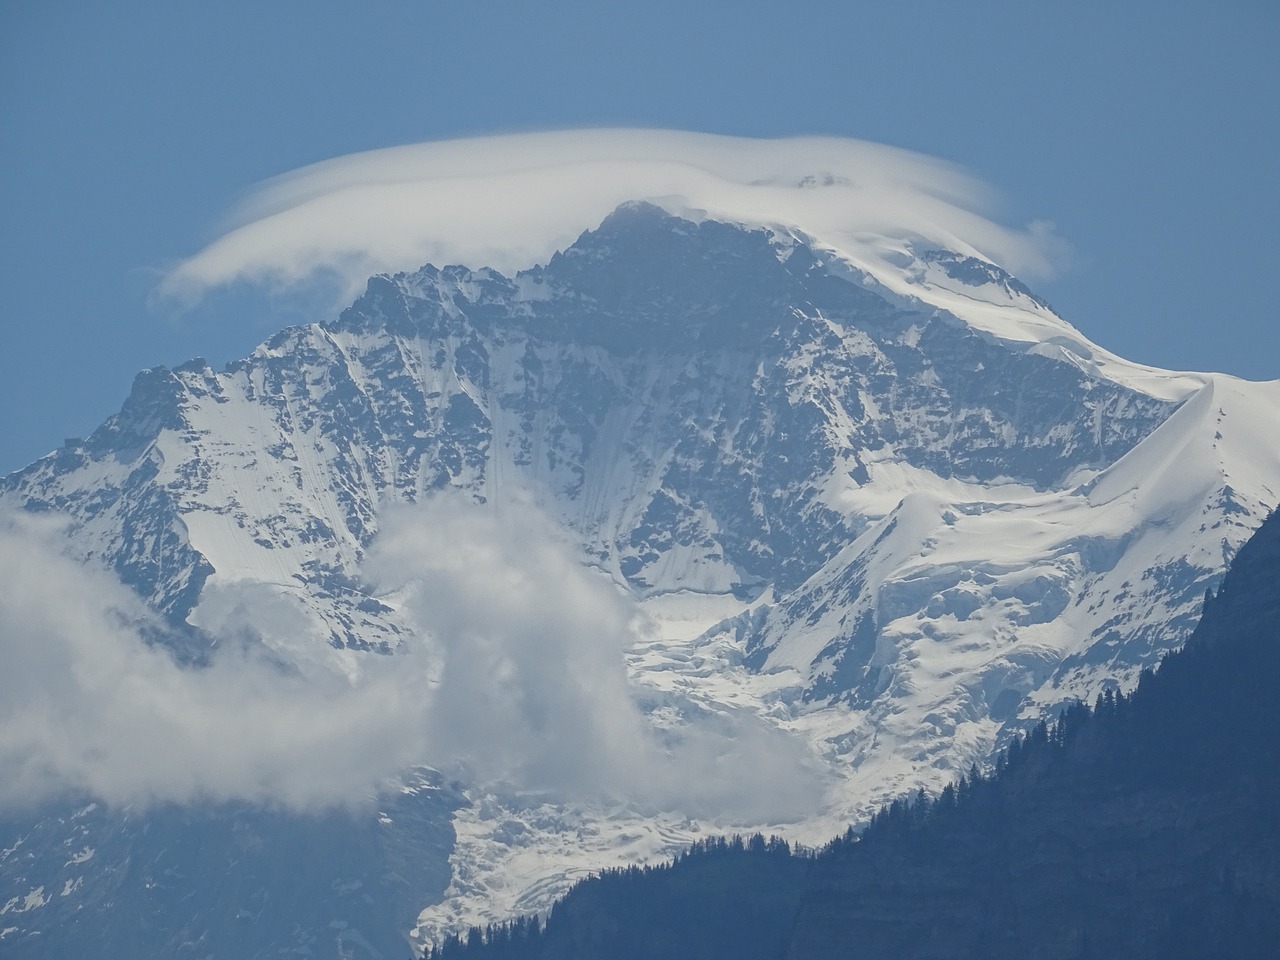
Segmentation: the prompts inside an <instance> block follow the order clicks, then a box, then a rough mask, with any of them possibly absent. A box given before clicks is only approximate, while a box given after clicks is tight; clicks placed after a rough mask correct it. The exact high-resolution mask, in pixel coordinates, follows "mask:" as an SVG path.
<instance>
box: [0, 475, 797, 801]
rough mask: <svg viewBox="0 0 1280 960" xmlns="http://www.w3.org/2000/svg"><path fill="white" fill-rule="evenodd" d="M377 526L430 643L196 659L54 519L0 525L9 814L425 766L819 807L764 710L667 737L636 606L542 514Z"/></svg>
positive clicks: (0, 742)
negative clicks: (641, 683) (641, 674)
mask: <svg viewBox="0 0 1280 960" xmlns="http://www.w3.org/2000/svg"><path fill="white" fill-rule="evenodd" d="M383 529H384V531H385V532H384V534H383V535H382V536H381V537H380V538H379V539H378V541H376V542H375V544H374V545H373V547H372V549H371V551H370V554H369V559H368V562H367V563H366V565H365V568H364V570H363V576H364V578H365V579H366V581H367V582H368V583H370V584H371V585H372V586H374V587H375V588H376V589H377V590H379V591H380V592H381V593H382V595H384V596H385V598H386V599H387V600H388V601H389V602H393V603H396V604H398V605H400V606H401V607H402V609H403V610H404V612H405V613H406V615H407V617H408V619H409V620H410V622H412V623H413V624H414V625H415V627H416V628H417V630H418V634H419V642H418V643H417V644H416V645H410V649H407V650H405V651H402V652H401V653H399V654H397V655H396V656H393V657H379V656H376V655H355V659H354V660H352V661H349V662H347V663H344V664H342V665H341V666H342V667H343V668H344V669H341V670H338V669H316V667H315V664H314V663H311V664H307V665H304V667H303V669H301V670H298V669H293V667H292V665H287V664H281V662H280V661H279V659H278V657H274V656H269V655H267V653H266V652H265V650H266V649H267V648H266V647H264V646H262V645H255V644H246V643H245V642H243V635H229V636H226V637H222V638H219V640H220V642H219V645H218V652H217V654H216V656H215V657H214V658H213V661H212V663H211V664H210V665H209V666H206V667H202V668H190V667H183V666H179V665H178V664H176V663H175V662H174V661H173V659H172V658H171V657H170V656H169V655H168V654H167V653H166V652H165V651H164V650H163V649H161V648H157V647H154V646H148V645H147V643H146V642H145V640H144V635H145V634H146V632H147V630H148V628H149V627H150V628H155V627H156V626H157V625H156V624H155V622H154V619H153V615H152V614H151V613H150V612H149V611H148V610H147V609H146V608H145V607H144V606H143V604H142V603H141V602H140V601H139V600H138V598H137V597H136V596H135V595H134V594H133V593H132V592H130V591H129V590H128V589H127V588H126V587H124V586H123V585H122V584H121V583H120V582H119V581H118V580H117V579H116V578H115V577H114V576H113V575H112V574H111V573H109V572H107V571H104V570H99V569H95V568H92V567H89V566H86V565H84V564H81V563H79V562H76V561H75V560H73V559H71V558H70V557H68V556H67V555H66V554H65V553H64V552H63V549H62V532H61V529H60V527H59V526H58V524H57V523H56V522H54V521H50V520H48V519H47V518H43V517H30V516H26V515H18V516H6V517H0V769H3V770H4V771H5V776H4V777H3V778H0V809H4V808H8V809H12V808H15V807H22V806H25V805H31V804H38V803H40V802H42V801H43V800H45V799H48V798H49V797H52V796H55V795H57V794H59V793H61V792H64V791H68V790H72V791H80V792H87V793H90V794H93V795H94V796H96V797H100V798H102V799H104V800H107V801H109V802H115V803H144V804H145V803H148V802H153V801H176V802H187V801H197V800H206V799H211V800H225V799H246V800H251V801H256V802H265V803H272V804H280V805H284V806H287V807H290V808H295V809H307V808H317V807H324V806H329V805H334V804H350V803H358V802H361V801H362V800H364V799H366V798H369V797H371V796H373V795H374V794H375V793H376V791H377V790H378V789H379V787H380V786H382V785H383V784H385V782H386V781H387V779H388V778H391V777H394V776H395V775H396V774H397V772H399V771H402V770H404V769H405V768H406V767H409V766H412V765H415V764H430V765H434V766H438V767H443V768H447V769H457V770H465V771H466V775H467V776H470V777H474V778H475V779H477V780H479V781H481V782H489V783H502V784H505V785H507V787H508V788H510V789H515V790H518V791H531V792H534V793H537V794H539V795H542V796H545V797H548V798H552V799H559V800H583V799H589V798H592V797H611V798H621V799H626V800H629V801H632V802H635V803H639V804H647V805H649V806H652V807H654V808H661V809H674V810H683V811H687V812H689V813H692V814H694V815H699V816H714V815H717V814H719V815H734V816H737V817H738V818H739V819H741V818H746V819H752V818H757V819H759V820H760V821H762V822H763V821H770V820H777V819H783V818H789V817H794V816H799V815H801V814H803V813H804V812H807V811H809V810H811V809H812V808H813V807H814V806H815V805H816V804H817V803H818V800H819V796H820V792H821V786H822V784H821V781H820V778H819V777H818V776H817V775H816V774H814V773H813V770H812V767H811V766H810V765H809V763H808V762H807V759H806V758H807V754H806V752H805V750H804V748H803V747H802V746H801V745H800V744H799V743H798V742H796V741H795V740H793V739H791V738H790V737H788V736H787V735H785V734H784V733H782V732H780V731H778V730H776V729H774V728H772V727H768V726H766V725H765V724H764V723H763V722H761V721H759V720H754V719H752V718H749V717H743V716H733V715H725V714H711V715H699V714H696V713H692V714H691V715H690V717H689V718H688V722H687V723H686V724H685V725H684V726H683V727H682V728H681V729H678V730H676V731H675V732H674V733H672V732H670V731H668V733H667V734H666V735H664V736H662V737H659V736H658V734H657V733H656V732H655V730H654V729H653V727H652V725H650V724H649V722H648V721H647V719H646V717H645V716H644V714H643V713H642V711H641V710H640V708H639V707H638V706H637V704H636V701H635V697H634V691H633V690H632V689H631V687H630V686H629V684H628V680H627V677H626V674H625V668H624V660H623V651H624V649H625V647H626V646H627V645H628V644H629V643H631V642H632V641H633V640H634V638H635V633H634V631H635V630H636V628H637V624H638V621H637V619H636V618H637V614H636V612H635V609H634V608H633V607H632V606H631V605H630V602H629V601H628V600H627V599H626V597H625V595H624V594H623V593H622V592H621V591H619V590H618V589H617V588H616V587H615V586H614V584H613V583H612V582H611V581H609V580H608V579H607V578H606V577H604V576H603V575H600V574H597V573H595V572H593V571H591V570H588V569H587V568H584V567H583V566H581V565H580V563H579V562H578V560H577V553H576V551H575V550H574V549H573V547H572V545H571V544H570V543H568V542H567V541H566V540H565V538H564V534H563V533H562V532H561V531H560V530H559V529H558V528H557V527H555V526H554V525H553V524H552V523H550V522H549V521H548V520H546V519H545V518H544V517H543V516H542V515H541V514H540V513H538V512H537V511H536V510H534V509H533V508H532V507H529V506H528V505H527V504H522V503H518V502H515V503H507V504H500V505H493V504H491V505H487V506H477V505H473V504H471V503H469V502H466V501H463V500H461V499H458V498H455V497H451V496H443V495H442V496H439V497H436V498H434V499H432V500H430V501H428V502H427V503H425V504H423V505H419V506H416V507H402V508H398V509H395V510H391V511H389V512H388V513H387V514H386V516H385V517H384V519H383ZM260 586H261V585H258V586H257V587H253V588H250V589H249V592H247V593H246V594H245V596H244V597H243V598H242V600H243V602H244V605H245V609H252V610H257V611H260V612H262V613H263V616H261V617H255V626H256V628H257V630H258V632H259V633H261V632H263V631H268V632H269V631H270V630H271V629H272V624H273V623H275V622H277V621H279V622H282V623H286V624H287V621H288V618H287V617H285V618H284V619H283V620H281V619H280V617H278V616H277V615H276V614H277V613H278V611H275V612H273V611H274V610H275V608H274V607H273V606H272V603H273V602H274V601H273V599H272V598H271V597H269V596H268V597H266V598H265V599H264V598H263V596H261V595H259V594H260V593H261V590H260ZM255 590H256V591H257V592H254V591H255ZM223 600H224V601H225V600H227V598H225V597H224V598H223ZM233 633H235V632H234V631H233ZM267 639H269V638H267Z"/></svg>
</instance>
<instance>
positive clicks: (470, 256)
mask: <svg viewBox="0 0 1280 960" xmlns="http://www.w3.org/2000/svg"><path fill="white" fill-rule="evenodd" d="M630 200H649V201H651V202H654V203H657V204H659V205H662V206H664V207H666V208H667V209H668V210H670V211H671V212H673V213H678V214H686V215H691V216H695V217H697V216H701V215H704V214H708V215H711V216H715V217H718V218H722V219H726V220H729V221H730V222H741V223H748V224H769V225H774V224H777V225H783V226H788V227H794V228H797V229H800V230H802V231H804V232H805V233H807V234H809V235H811V236H814V237H817V238H818V239H820V240H822V241H824V242H827V243H830V244H832V245H833V246H835V247H837V248H839V249H840V250H842V251H843V252H845V253H846V254H847V255H849V256H850V257H851V259H853V260H854V261H855V262H864V263H866V262H870V261H875V260H876V259H877V258H879V257H881V256H882V255H884V253H885V249H886V247H885V243H884V241H885V239H886V238H888V239H890V240H904V239H923V240H925V241H928V242H931V243H934V244H938V245H942V246H946V247H949V248H951V249H955V250H958V251H961V252H966V253H977V254H979V255H982V256H985V257H987V258H989V259H991V260H994V261H995V262H997V263H999V264H1001V265H1002V266H1004V267H1006V268H1007V269H1009V270H1011V271H1012V272H1014V273H1015V274H1018V275H1020V276H1025V277H1027V278H1039V277H1044V276H1048V275H1051V274H1052V272H1053V261H1054V259H1055V257H1056V256H1057V255H1058V253H1059V252H1060V248H1061V247H1062V246H1063V245H1062V243H1061V241H1060V240H1058V239H1057V238H1056V237H1054V235H1053V234H1052V230H1051V228H1050V227H1049V226H1048V225H1046V224H1045V223H1044V222H1036V223H1033V224H1031V225H1029V226H1028V227H1026V228H1025V229H1017V228H1010V227H1007V226H1002V225H1000V224H998V223H996V222H995V221H993V220H991V219H989V218H988V217H987V216H986V215H985V213H984V211H985V210H987V209H988V208H989V207H990V206H991V205H992V200H993V194H992V191H991V190H990V189H989V188H988V187H986V186H984V185H983V184H981V183H979V182H978V181H976V180H975V179H973V178H972V177H970V176H968V175H967V174H965V173H963V172H962V171H960V170H959V169H958V168H957V167H955V166H953V165H951V164H949V163H946V162H944V161H942V160H938V159H936V158H933V157H928V156H925V155H923V154H919V153H914V152H911V151H908V150H900V149H896V148H893V147H887V146H884V145H881V144H876V143H869V142H867V141H862V140H853V139H846V138H837V137H792V138H784V139H775V140H760V139H751V138H746V137H726V136H715V135H711V134H702V133H690V132H680V131H671V130H633V129H613V130H610V129H601V130H565V131H556V132H542V133H527V134H515V135H506V136H493V137H478V138H472V139H466V140H452V141H444V142H438V143H423V144H415V145H411V146H403V147H394V148H389V149H385V150H374V151H370V152H367V153H358V154H352V155H349V156H345V157H339V158H336V159H333V160H329V161H326V162H324V163H319V164H315V165H313V166H309V167H304V168H302V169H300V170H296V171H293V172H291V173H287V174H284V175H282V176H280V177H277V178H276V179H274V180H271V181H268V182H267V183H265V184H264V185H262V186H261V187H260V188H259V189H258V190H257V191H256V192H255V193H253V194H252V195H251V196H250V197H249V198H248V199H247V200H246V201H245V202H244V203H243V204H242V205H241V206H240V208H239V209H238V210H236V211H235V212H234V213H233V214H232V216H231V217H230V219H229V222H230V223H231V227H230V229H228V231H227V232H226V233H225V234H224V235H222V236H221V237H219V238H218V239H217V240H215V241H214V242H213V243H211V244H209V246H207V247H206V248H205V249H203V250H201V251H200V252H199V253H197V254H196V255H195V256H193V257H191V258H189V259H187V260H185V261H183V262H182V263H180V264H178V265H177V266H176V267H175V268H174V269H172V270H171V271H170V272H169V273H168V274H167V276H166V277H165V278H164V280H163V282H162V284H161V293H162V294H164V295H167V296H170V297H174V298H177V299H179V300H181V301H186V302H194V301H195V300H198V299H199V298H200V297H201V296H202V295H203V294H204V293H205V292H206V291H208V290H210V289H212V288H216V287H221V286H224V285H228V284H232V283H235V282H239V281H248V282H250V283H260V284H266V285H268V286H272V287H281V286H282V287H290V286H296V285H298V284H300V283H302V282H303V281H308V280H314V279H316V278H318V277H325V278H326V279H330V280H331V279H332V278H334V277H336V278H337V279H338V281H339V283H340V285H341V286H342V288H343V292H342V297H343V298H344V302H346V301H349V300H350V298H351V297H352V296H353V295H354V294H355V293H357V292H359V290H360V289H361V288H362V287H363V284H364V281H365V280H366V279H367V278H368V277H369V276H370V275H372V274H374V273H383V272H396V271H402V270H414V269H417V268H418V267H420V266H422V265H423V264H424V263H428V262H431V263H435V264H437V265H443V264H445V263H462V264H466V265H468V266H471V267H480V266H490V267H494V268H496V269H498V270H500V271H502V272H504V273H507V274H510V273H513V272H515V271H517V270H519V269H522V268H525V267H529V266H532V265H533V264H535V263H542V262H545V261H546V260H547V259H548V258H549V257H550V255H551V254H552V253H553V252H555V251H556V250H559V249H563V248H564V247H565V246H567V245H568V244H570V243H572V242H573V240H574V239H575V238H576V237H577V236H578V234H580V233H581V232H582V231H583V230H586V229H589V228H593V227H595V226H596V225H597V224H598V223H599V222H600V221H601V220H602V219H603V218H604V217H605V216H606V215H607V214H608V213H609V212H610V211H612V210H613V209H614V208H616V207H617V206H618V205H619V204H621V203H624V202H626V201H630ZM889 246H890V247H892V246H893V244H890V245H889Z"/></svg>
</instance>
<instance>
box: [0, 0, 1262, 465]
mask: <svg viewBox="0 0 1280 960" xmlns="http://www.w3.org/2000/svg"><path fill="white" fill-rule="evenodd" d="M1114 7H1120V8H1121V9H1119V10H1117V9H1114ZM1278 46H1280V4H1276V3H1274V2H1266V0H1256V2H1244V0H1238V2H1231V0H1227V2H1224V3H1218V4H1208V3H1203V4H1201V3H1196V4H1192V3H1178V2H1174V3H1158V2H1155V0H1151V2H1130V3H1127V4H1125V3H1121V4H1100V3H1099V4H1094V3H1089V2H1083V3H1072V4H1048V3H1043V4H1042V3H1025V2H1021V3H1012V2H1010V3H996V2H981V0H979V2H974V3H941V2H937V3H921V2H916V3H912V2H893V3H889V2H875V3H856V2H850V0H846V2H804V0H798V2H790V3H781V2H778V0H771V2H754V0H738V2H729V0H725V2H717V0H713V2H702V3H698V2H692V0H684V2H680V3H667V2H653V0H650V2H646V3H619V4H606V3H601V2H594V3H585V2H583V3H565V2H558V0H543V2H538V3H534V2H514V0H505V2H500V0H469V2H455V0H412V2H410V0H403V2H374V0H371V2H366V3H358V4H357V3H337V2H320V0H311V2H301V0H274V2H273V0H259V2H253V3H243V2H236V0H231V2H220V3H196V2H180V0H162V2H161V0H157V2H147V0H116V2H111V3H103V2H101V0H0V244H2V246H0V290H2V291H3V297H2V299H0V324H2V325H3V340H2V341H0V343H2V344H3V346H2V347H0V423H2V424H3V431H2V433H0V472H7V471H9V470H12V469H16V468H17V467H19V466H22V465H23V464H25V463H27V462H29V461H30V460H32V459H34V458H35V457H37V456H39V455H41V454H43V453H44V452H46V451H47V450H49V449H51V448H53V447H55V446H58V445H59V444H60V443H61V442H62V438H63V437H64V436H74V435H83V434H87V433H88V432H90V431H91V430H92V429H93V428H94V427H95V426H96V425H97V424H98V423H100V422H101V421H102V420H103V419H105V418H106V417H107V416H108V415H109V414H111V413H112V412H114V411H115V410H116V409H117V408H118V406H119V404H120V401H121V400H122V399H123V397H124V396H125V394H126V393H127V392H128V389H129V385H130V383H131V381H132V378H133V375H134V373H135V372H136V371H137V370H139V369H141V368H142V367H145V366H150V365H154V364H168V365H173V364H177V363H180V362H182V361H183V360H185V359H187V358H189V357H191V356H195V355H200V356H205V357H207V358H208V359H209V360H210V361H212V362H214V363H215V364H217V365H220V364H221V363H223V362H225V361H227V360H229V359H232V358H234V357H237V356H240V355H242V354H243V353H245V352H247V351H248V350H249V349H251V348H252V346H253V345H254V344H255V343H257V342H258V341H259V340H261V339H263V338H264V337H265V336H267V335H268V334H269V333H271V332H273V331H274V329H275V328H276V327H278V326H282V325H284V323H285V322H289V321H296V320H297V319H298V317H297V316H294V315H289V316H284V317H273V316H272V315H271V312H270V309H269V305H268V304H266V303H263V302H256V303H254V302H246V303H245V304H240V305H235V304H232V303H231V302H230V301H228V302H224V303H221V304H215V305H212V306H208V305H207V306H206V307H205V308H203V309H201V310H198V311H196V312H194V313H192V314H189V315H175V313H174V312H173V310H172V309H160V308H156V307H155V306H153V305H150V301H149V294H150V293H151V292H152V291H153V289H154V286H155V283H156V279H157V276H158V272H159V270H160V269H162V268H163V267H164V266H165V265H166V264H168V263H172V262H173V261H175V260H177V259H180V258H183V257H186V256H189V255H190V254H192V253H194V252H195V251H196V250H198V249H199V248H200V247H201V246H203V245H204V244H205V243H206V242H208V241H209V240H211V239H212V238H213V237H214V236H216V235H217V234H218V232H219V229H218V228H219V226H220V224H221V222H222V218H223V217H224V215H225V214H226V213H227V212H228V210H229V208H230V207H231V206H232V205H233V204H234V203H235V202H236V200H237V199H239V198H240V197H242V196H244V194H245V193H246V192H247V191H248V190H249V189H250V188H252V187H253V185H254V184H255V183H257V182H259V181H261V180H263V179H264V178H267V177H270V176H273V175H275V174H279V173H283V172H285V171H288V170H291V169H293V168H296V167H298V166H301V165H303V164H307V163H311V162H314V161H317V160H323V159H326V158H329V157H333V156H338V155H341V154H346V153H350V152H353V151H357V150H367V149H373V148H377V147H384V146H391V145H395V144H401V143H410V142H416V141H421V140H432V139H441V138H449V137H458V136H465V135H474V134H482V133H489V132H498V131H511V130H530V129H542V128H563V127H577V126H602V125H634V126H658V127H672V128H680V129H691V130H702V131H709V132H714V133H728V134H739V135H746V136H781V135H788V134H805V133H818V134H833V135H840V136H854V137H860V138H865V139H870V140H877V141H881V142H884V143H888V144H892V145H894V146H900V147H907V148H910V149H914V150H919V151H922V152H925V153H929V154H932V155H935V156H939V157H942V158H945V159H948V160H951V161H954V162H957V163H959V164H961V165H963V166H964V167H966V168H967V169H969V170H970V171H971V172H972V173H974V174H975V175H977V176H978V177H980V178H981V179H983V180H985V181H986V182H988V183H990V184H992V185H993V186H995V187H996V188H998V190H999V191H1000V192H1001V194H1002V195H1003V197H1004V206H1003V207H1002V208H1001V209H1000V210H999V211H998V216H997V219H1001V220H1003V221H1005V222H1008V223H1011V224H1016V225H1022V224H1025V223H1026V222H1027V221H1029V220H1032V219H1035V218H1046V219H1049V220H1052V221H1054V222H1055V223H1056V224H1057V229H1058V232H1059V233H1060V234H1061V235H1062V236H1063V237H1065V238H1066V239H1068V240H1069V241H1070V242H1071V243H1072V244H1073V246H1074V247H1075V250H1076V258H1075V263H1074V265H1073V266H1072V267H1071V269H1070V270H1068V271H1066V272H1064V273H1063V274H1062V275H1061V276H1060V277H1059V278H1057V279H1055V280H1053V281H1051V282H1047V283H1039V284H1037V289H1038V291H1039V292H1040V293H1042V294H1043V295H1044V296H1046V297H1047V298H1048V299H1049V300H1050V302H1052V303H1053V304H1054V305H1055V307H1056V308H1057V309H1058V310H1059V312H1060V313H1062V314H1063V315H1064V316H1065V317H1066V318H1067V319H1068V320H1070V321H1072V322H1073V323H1075V324H1076V325H1077V326H1078V327H1080V328H1081V329H1082V330H1083V331H1084V332H1085V333H1086V334H1087V335H1088V336H1090V337H1091V338H1092V339H1094V340H1095V341H1097V342H1099V343H1101V344H1102V345H1104V346H1106V347H1108V348H1109V349H1112V350H1114V351H1115V352H1117V353H1120V354H1122V355H1124V356H1127V357H1130V358H1131V359H1134V360H1139V361H1143V362H1147V363H1152V364H1156V365H1160V366H1167V367H1175V368H1192V369H1214V370H1223V371H1226V372H1229V373H1235V374H1238V375H1240V376H1245V377H1249V378H1253V379H1273V378H1276V377H1280V309H1277V306H1276V302H1275V298H1274V295H1273V291H1272V288H1273V286H1274V279H1273V278H1274V277H1275V275H1276V266H1275V261H1276V259H1277V254H1278V253H1280V244H1278V243H1277V239H1276V238H1277V231H1276V227H1277V224H1278V223H1280V188H1277V184H1276V176H1277V170H1278V168H1280V163H1277V155H1278V148H1280V106H1278V102H1280V56H1277V54H1276V50H1277V48H1278Z"/></svg>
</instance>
